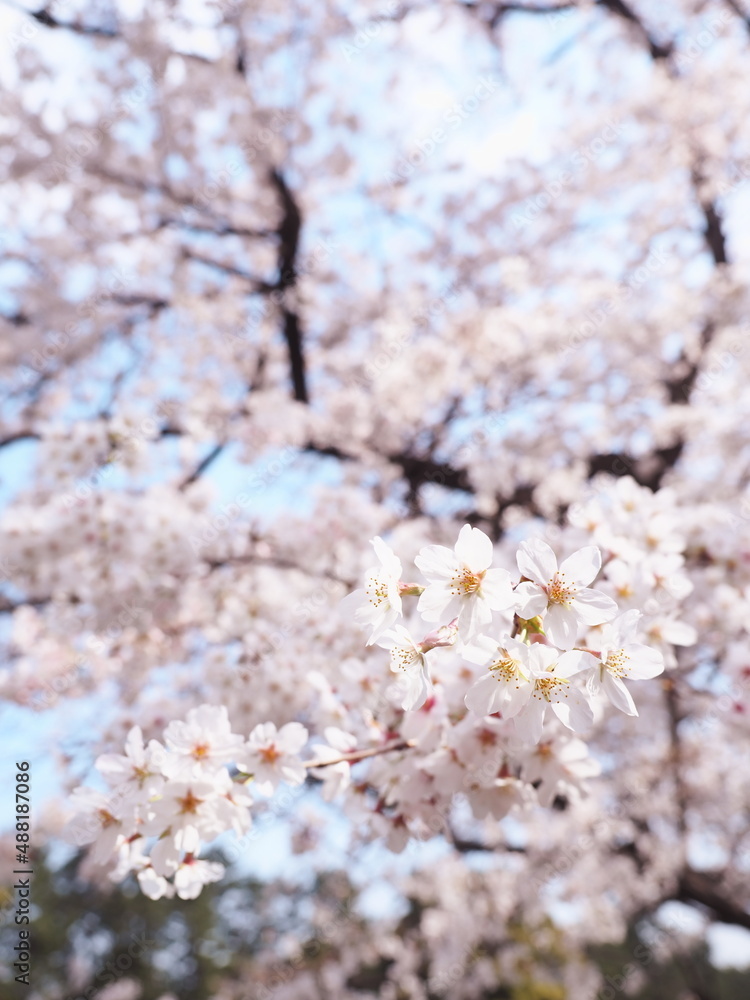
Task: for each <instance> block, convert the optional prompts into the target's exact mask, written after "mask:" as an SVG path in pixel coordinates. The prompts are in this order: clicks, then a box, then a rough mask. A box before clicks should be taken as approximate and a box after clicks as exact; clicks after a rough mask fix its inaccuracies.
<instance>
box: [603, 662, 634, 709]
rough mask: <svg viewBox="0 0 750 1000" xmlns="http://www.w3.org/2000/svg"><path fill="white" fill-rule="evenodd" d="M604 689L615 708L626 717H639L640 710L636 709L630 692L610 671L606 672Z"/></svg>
mask: <svg viewBox="0 0 750 1000" xmlns="http://www.w3.org/2000/svg"><path fill="white" fill-rule="evenodd" d="M602 687H603V688H604V692H605V694H606V695H607V697H608V698H609V700H610V701H611V702H612V704H613V705H614V706H615V708H619V709H620V711H621V712H624V713H625V714H626V715H638V709H637V708H636V707H635V702H634V701H633V698H632V696H631V694H630V691H628V689H627V688H626V687H625V684H624V683H623V682H622V681H621V680H620V678H619V677H614V676H613V675H612V674H611V673H610V672H609V670H605V671H604V677H603V678H602Z"/></svg>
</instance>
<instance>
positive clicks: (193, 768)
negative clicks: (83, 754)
mask: <svg viewBox="0 0 750 1000" xmlns="http://www.w3.org/2000/svg"><path fill="white" fill-rule="evenodd" d="M307 735H308V734H307V730H306V729H305V727H304V726H302V725H301V724H300V723H296V722H291V723H288V724H287V725H285V726H282V727H281V729H279V730H277V729H276V726H275V725H274V724H273V723H266V724H262V725H258V726H256V727H255V728H254V729H253V731H252V732H251V733H250V735H249V737H248V738H247V739H245V738H244V737H242V736H241V735H239V734H238V733H233V732H232V731H231V726H230V722H229V716H228V713H227V709H226V708H225V707H217V706H212V705H201V706H200V707H198V708H194V709H191V710H190V711H189V712H188V714H187V720H186V721H184V722H182V721H173V722H170V723H169V725H168V726H167V728H166V730H165V733H164V743H161V742H159V741H158V740H150V741H149V742H148V743H147V744H146V743H144V739H143V734H142V732H141V729H140V727H139V726H134V727H133V728H132V729H131V730H130V733H129V734H128V737H127V741H126V745H125V753H124V755H120V754H102V755H101V756H100V757H98V758H97V760H96V768H97V770H98V771H99V772H100V774H101V775H102V776H103V778H104V779H105V781H106V782H107V784H108V785H109V786H110V787H109V790H108V791H100V790H97V789H94V788H88V787H80V788H77V789H76V790H75V791H74V793H73V805H74V807H75V808H76V809H77V813H76V815H75V816H74V817H73V818H72V819H71V820H70V821H69V823H68V824H67V827H66V831H65V832H66V837H67V839H68V840H69V841H70V842H71V843H73V844H76V845H77V846H82V845H84V844H92V845H93V848H92V854H93V860H94V862H95V863H99V864H102V865H107V864H109V865H113V866H114V867H113V870H112V872H111V874H110V877H111V878H112V880H113V881H121V880H122V879H124V878H125V877H126V876H127V875H129V874H130V873H131V872H133V873H135V874H136V877H137V879H138V882H139V884H140V887H141V889H142V891H143V892H144V893H145V894H146V895H147V896H149V897H150V898H151V899H160V898H161V897H162V896H167V897H171V896H174V895H175V894H177V895H178V896H180V897H181V898H182V899H194V898H195V897H196V896H197V895H198V894H199V893H200V891H201V889H202V887H203V886H204V885H206V884H208V883H210V882H216V881H218V880H219V879H220V878H221V877H222V876H223V874H224V866H223V865H221V864H219V863H218V862H213V861H208V860H205V859H200V858H198V854H199V852H200V849H201V844H202V842H206V841H211V840H214V839H215V838H216V837H218V836H219V835H220V834H222V833H225V832H227V831H233V832H234V833H235V834H236V835H237V836H243V835H244V834H246V833H247V831H248V830H249V828H250V824H251V817H250V806H251V805H252V802H253V799H252V797H251V796H250V793H249V792H248V790H247V785H248V784H249V783H250V782H255V788H257V790H258V792H259V793H260V794H262V795H267V794H271V793H272V792H273V791H274V789H275V787H276V786H277V785H278V784H279V782H281V781H284V782H286V783H287V784H291V785H298V784H301V783H302V782H303V781H304V780H305V767H304V765H303V763H302V762H301V760H300V757H299V752H300V750H301V749H302V748H303V746H304V745H305V743H306V742H307ZM230 766H231V767H232V769H233V770H234V772H235V774H234V777H233V776H232V775H231V774H230V770H229V767H230Z"/></svg>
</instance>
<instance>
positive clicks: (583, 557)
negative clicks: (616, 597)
mask: <svg viewBox="0 0 750 1000" xmlns="http://www.w3.org/2000/svg"><path fill="white" fill-rule="evenodd" d="M516 558H517V562H518V568H519V570H520V571H521V575H522V576H525V577H526V578H527V580H529V581H530V582H528V583H527V582H524V583H520V584H519V585H518V586H517V587H516V599H517V605H516V610H517V611H518V614H519V616H520V617H521V618H535V617H536V616H537V615H541V614H544V631H545V633H546V635H547V636H548V638H549V639H550V641H551V642H553V643H554V644H555V645H556V646H559V647H560V648H561V649H570V647H571V646H573V645H574V643H575V640H576V636H577V634H578V629H579V627H580V626H581V625H601V624H602V622H606V621H609V620H610V619H611V618H613V617H614V616H615V615H616V614H617V604H616V603H615V602H614V601H613V600H612V598H611V597H607V595H606V594H603V593H602V592H601V591H599V590H591V589H590V588H589V586H588V585H589V584H590V583H591V581H592V580H593V579H594V578H595V577H596V575H597V573H598V572H599V570H600V569H601V565H602V557H601V553H600V552H599V549H598V548H597V547H596V546H595V545H587V546H586V547H585V548H583V549H579V550H578V551H577V552H574V553H573V555H571V556H568V558H567V559H565V560H563V562H562V564H561V565H560V568H559V569H558V566H557V558H556V556H555V553H554V552H553V551H552V549H551V548H550V547H549V545H547V543H546V542H543V541H542V540H541V539H539V538H533V539H531V540H530V541H528V542H522V543H521V545H520V547H519V550H518V554H517V557H516ZM545 612H546V614H545Z"/></svg>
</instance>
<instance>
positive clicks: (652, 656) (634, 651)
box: [624, 642, 664, 681]
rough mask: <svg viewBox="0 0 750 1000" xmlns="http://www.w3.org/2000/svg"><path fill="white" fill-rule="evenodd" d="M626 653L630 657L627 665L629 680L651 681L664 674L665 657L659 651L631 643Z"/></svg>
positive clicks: (626, 648) (625, 648) (637, 643)
mask: <svg viewBox="0 0 750 1000" xmlns="http://www.w3.org/2000/svg"><path fill="white" fill-rule="evenodd" d="M624 651H625V653H626V654H627V655H628V656H629V657H630V659H629V660H627V661H626V663H625V667H626V673H627V678H628V680H634V681H645V680H650V679H651V678H652V677H658V676H659V674H661V673H663V672H664V657H663V656H662V654H661V653H660V652H659V651H658V650H657V649H651V647H650V646H643V645H641V643H640V642H631V643H630V644H629V645H627V646H625V647H624Z"/></svg>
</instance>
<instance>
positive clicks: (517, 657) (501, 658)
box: [463, 635, 534, 719]
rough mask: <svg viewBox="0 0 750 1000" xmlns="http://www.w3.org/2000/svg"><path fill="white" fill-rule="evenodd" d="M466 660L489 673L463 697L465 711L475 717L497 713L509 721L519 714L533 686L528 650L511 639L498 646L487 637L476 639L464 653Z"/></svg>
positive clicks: (507, 637) (527, 647)
mask: <svg viewBox="0 0 750 1000" xmlns="http://www.w3.org/2000/svg"><path fill="white" fill-rule="evenodd" d="M463 655H464V656H465V657H466V659H468V660H472V661H473V662H480V663H482V664H484V665H487V667H488V671H489V672H488V673H486V674H485V675H484V676H483V677H480V679H479V680H478V681H477V682H476V683H475V684H473V685H472V686H471V687H470V688H469V690H468V691H467V693H466V697H465V699H464V701H465V702H466V707H467V708H469V709H470V710H471V711H472V712H476V714H477V715H493V714H494V713H495V712H500V713H501V715H502V716H503V718H507V719H510V718H512V717H513V716H514V715H517V714H518V712H520V711H521V709H522V708H523V706H524V705H525V704H526V702H527V701H528V700H529V698H530V697H531V692H532V691H533V687H534V686H533V684H532V682H531V668H530V666H529V646H527V645H526V643H524V642H519V641H518V640H517V639H512V638H511V637H510V636H505V637H504V638H503V639H501V640H500V642H499V643H498V642H496V641H495V640H494V639H490V638H489V637H488V636H485V635H480V636H477V637H476V639H475V640H474V642H473V643H472V645H471V646H470V647H467V648H466V649H464V654H463Z"/></svg>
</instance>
